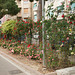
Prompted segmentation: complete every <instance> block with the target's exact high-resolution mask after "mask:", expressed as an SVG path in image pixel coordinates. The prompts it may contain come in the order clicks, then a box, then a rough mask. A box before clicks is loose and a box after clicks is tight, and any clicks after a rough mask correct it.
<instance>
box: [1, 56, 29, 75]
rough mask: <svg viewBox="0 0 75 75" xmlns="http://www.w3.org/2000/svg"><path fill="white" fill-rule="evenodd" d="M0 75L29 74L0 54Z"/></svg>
mask: <svg viewBox="0 0 75 75" xmlns="http://www.w3.org/2000/svg"><path fill="white" fill-rule="evenodd" d="M0 75H29V74H26V73H25V72H24V71H22V69H21V68H20V67H17V66H16V65H15V64H13V63H12V62H10V61H9V60H8V59H7V58H5V57H3V56H2V55H0Z"/></svg>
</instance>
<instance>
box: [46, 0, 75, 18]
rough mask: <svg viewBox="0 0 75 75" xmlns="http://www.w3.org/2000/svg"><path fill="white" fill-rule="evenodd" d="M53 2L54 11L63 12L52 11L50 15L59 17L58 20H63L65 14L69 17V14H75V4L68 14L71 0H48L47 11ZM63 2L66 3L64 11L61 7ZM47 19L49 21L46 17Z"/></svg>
mask: <svg viewBox="0 0 75 75" xmlns="http://www.w3.org/2000/svg"><path fill="white" fill-rule="evenodd" d="M52 2H53V7H52V8H53V9H57V10H61V12H54V13H53V12H51V11H50V14H54V15H58V17H57V19H62V17H61V16H62V15H63V14H64V15H67V14H68V13H75V3H73V4H72V5H71V11H68V12H67V9H68V7H69V4H70V0H48V1H47V2H46V5H45V10H47V7H48V5H50V4H51V3H52ZM62 2H64V9H62V7H61V5H62ZM45 18H46V19H48V18H49V17H48V16H46V17H45Z"/></svg>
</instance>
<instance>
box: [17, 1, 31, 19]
mask: <svg viewBox="0 0 75 75" xmlns="http://www.w3.org/2000/svg"><path fill="white" fill-rule="evenodd" d="M16 3H17V5H18V7H19V8H20V12H19V13H18V14H17V17H18V18H22V19H28V18H31V19H32V3H31V2H29V0H16Z"/></svg>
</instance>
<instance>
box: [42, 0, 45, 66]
mask: <svg viewBox="0 0 75 75" xmlns="http://www.w3.org/2000/svg"><path fill="white" fill-rule="evenodd" d="M44 9H45V4H44V0H42V22H43V21H44V20H45V11H44ZM44 37H45V32H44V23H42V43H43V66H45V42H44V40H45V38H44Z"/></svg>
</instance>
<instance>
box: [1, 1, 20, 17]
mask: <svg viewBox="0 0 75 75" xmlns="http://www.w3.org/2000/svg"><path fill="white" fill-rule="evenodd" d="M19 11H20V9H19V8H18V6H17V4H16V2H15V0H0V18H1V17H3V16H4V15H5V14H10V15H16V14H17V13H18V12H19Z"/></svg>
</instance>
